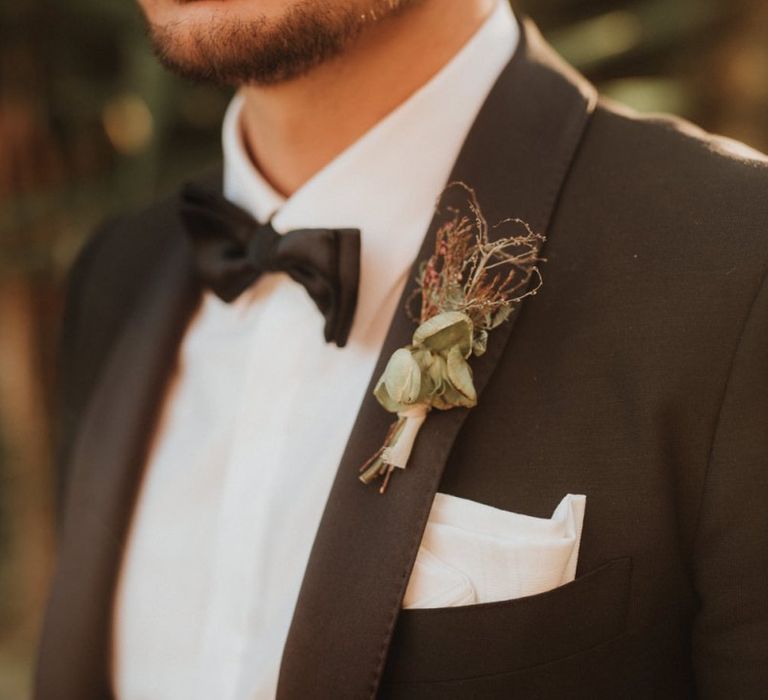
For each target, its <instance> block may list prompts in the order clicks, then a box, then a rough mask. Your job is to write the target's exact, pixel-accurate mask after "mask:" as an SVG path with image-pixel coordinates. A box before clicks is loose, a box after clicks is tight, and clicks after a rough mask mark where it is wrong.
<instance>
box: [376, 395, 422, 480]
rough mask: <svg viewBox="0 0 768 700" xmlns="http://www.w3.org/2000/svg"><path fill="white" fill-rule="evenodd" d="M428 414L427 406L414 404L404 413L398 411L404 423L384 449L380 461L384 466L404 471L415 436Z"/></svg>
mask: <svg viewBox="0 0 768 700" xmlns="http://www.w3.org/2000/svg"><path fill="white" fill-rule="evenodd" d="M427 413H429V406H427V405H426V404H414V405H413V406H410V407H409V408H407V409H406V410H405V411H398V413H397V415H398V417H399V418H405V423H404V424H403V427H402V428H401V429H400V432H399V433H398V435H397V437H396V438H395V441H394V442H393V443H392V444H391V445H390V446H389V447H386V448H385V449H384V452H383V453H382V455H381V456H382V459H383V461H384V462H385V463H386V464H391V465H392V466H393V467H398V468H399V469H405V465H406V464H408V458H409V457H410V456H411V450H413V443H414V442H416V436H417V435H418V434H419V429H420V428H421V425H422V423H424V420H425V419H426V417H427Z"/></svg>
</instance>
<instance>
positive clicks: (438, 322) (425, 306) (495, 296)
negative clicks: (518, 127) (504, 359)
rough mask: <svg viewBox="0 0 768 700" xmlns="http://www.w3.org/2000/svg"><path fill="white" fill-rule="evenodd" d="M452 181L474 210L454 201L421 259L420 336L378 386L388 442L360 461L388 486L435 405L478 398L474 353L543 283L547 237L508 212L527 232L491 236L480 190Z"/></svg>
mask: <svg viewBox="0 0 768 700" xmlns="http://www.w3.org/2000/svg"><path fill="white" fill-rule="evenodd" d="M451 187H461V188H463V190H464V191H465V193H466V198H467V207H468V212H466V211H465V213H462V210H461V209H458V208H449V209H447V211H448V212H449V214H450V218H449V219H448V220H447V221H446V222H445V223H443V224H442V225H441V226H440V228H439V229H438V230H437V233H436V239H435V251H434V253H433V254H432V255H431V256H430V257H429V258H428V259H427V260H425V261H422V263H421V264H420V266H419V274H418V276H417V278H416V282H417V283H418V287H417V288H416V289H415V290H414V293H413V295H411V296H410V297H409V299H408V303H407V305H406V311H407V313H408V315H409V317H410V318H412V319H413V321H414V323H416V324H417V326H418V327H417V328H416V330H415V332H414V334H413V338H412V342H411V344H410V345H407V346H405V347H402V348H399V349H398V350H395V352H394V353H392V356H391V357H390V358H389V362H388V363H387V366H386V369H385V370H384V373H383V374H382V376H381V378H380V379H379V381H378V382H377V384H376V387H375V389H374V395H375V396H376V399H377V400H378V402H379V403H380V404H381V406H382V407H383V408H384V409H386V410H387V411H389V412H390V413H395V414H397V419H396V420H395V421H394V422H393V423H392V425H391V426H390V428H389V430H388V432H387V434H386V436H385V438H384V442H383V444H382V446H381V447H380V448H379V449H378V450H377V451H376V453H375V454H374V455H372V456H371V458H370V459H369V460H368V461H367V462H366V463H365V464H363V465H362V467H361V468H360V480H361V481H362V482H363V483H364V484H370V483H371V482H373V481H375V480H376V479H377V478H380V477H382V478H383V482H382V484H381V486H380V488H379V492H380V493H384V492H385V491H386V489H387V485H388V484H389V480H390V477H391V476H392V473H393V471H394V470H395V469H404V468H405V466H406V464H407V463H408V458H409V456H410V454H411V450H412V449H413V445H414V442H415V440H416V436H417V435H418V432H419V429H420V428H421V426H422V424H423V423H424V421H425V420H426V417H427V414H428V413H429V411H430V410H432V409H433V408H436V409H439V410H448V409H451V408H457V407H460V406H461V407H465V408H472V407H473V406H475V405H476V404H477V392H476V391H475V386H474V383H473V381H472V367H471V366H470V364H469V359H470V358H471V356H472V355H475V356H479V355H482V354H483V353H484V352H485V350H486V346H487V343H488V334H489V333H490V332H491V331H492V330H493V329H494V328H496V327H497V326H499V325H500V324H502V323H503V322H504V321H506V320H507V318H508V317H509V315H510V314H511V313H512V310H513V309H514V308H515V306H516V305H517V304H518V303H519V302H520V301H521V300H522V299H523V298H525V297H526V296H529V295H532V294H536V292H537V291H538V289H539V288H540V287H541V283H542V278H541V273H540V272H539V269H538V267H537V265H536V263H538V262H540V261H543V260H544V259H543V258H539V257H537V249H538V245H537V244H540V243H541V242H543V241H544V240H545V237H544V236H543V235H541V234H538V233H534V232H533V231H532V230H531V227H530V226H529V225H528V224H527V223H525V222H524V221H522V220H521V219H505V220H504V221H500V222H499V223H497V224H496V225H495V226H494V228H498V227H500V226H509V227H517V228H518V229H519V233H518V234H517V235H508V236H504V237H494V239H493V240H491V239H489V237H488V223H487V222H486V220H485V217H484V216H483V214H482V212H481V210H480V206H479V204H478V202H477V197H476V196H475V192H474V190H472V188H470V187H469V186H468V185H466V184H464V183H462V182H454V183H451V184H450V185H448V187H447V188H446V190H445V192H447V191H448V189H449V188H451ZM445 192H444V193H443V195H442V196H444V195H445ZM442 196H441V199H442ZM438 206H439V201H438ZM532 276H535V278H536V280H535V283H534V284H532V285H530V286H529V284H528V282H529V280H530V279H531V277H532ZM417 301H418V302H419V304H418V311H417V312H416V313H414V310H413V307H414V303H415V302H417Z"/></svg>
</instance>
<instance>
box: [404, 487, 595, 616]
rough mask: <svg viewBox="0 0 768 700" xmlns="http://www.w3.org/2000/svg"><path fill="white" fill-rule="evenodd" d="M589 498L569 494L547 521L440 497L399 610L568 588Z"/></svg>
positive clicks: (474, 503)
mask: <svg viewBox="0 0 768 700" xmlns="http://www.w3.org/2000/svg"><path fill="white" fill-rule="evenodd" d="M585 505H586V496H581V495H573V494H568V495H567V496H565V497H564V498H563V500H562V501H560V504H559V505H558V506H557V508H556V509H555V512H554V513H553V514H552V517H551V518H534V517H532V516H529V515H521V514H519V513H512V512H509V511H505V510H500V509H498V508H493V507H491V506H487V505H484V504H482V503H477V502H475V501H470V500H467V499H465V498H457V497H456V496H448V495H446V494H442V493H438V494H436V495H435V500H434V503H433V505H432V510H431V512H430V514H429V520H428V522H427V527H426V529H425V531H424V536H423V538H422V541H421V546H420V547H419V553H418V555H417V557H416V562H415V563H414V567H413V571H412V573H411V578H410V581H409V582H408V588H407V590H406V592H405V598H404V599H403V607H404V608H437V607H452V606H457V605H470V604H473V603H490V602H493V601H498V600H509V599H513V598H521V597H523V596H528V595H534V594H536V593H543V592H545V591H549V590H551V589H553V588H557V587H558V586H562V585H564V584H566V583H568V582H570V581H573V579H574V577H575V575H576V562H577V558H578V555H579V543H580V540H581V528H582V524H583V522H584V508H585Z"/></svg>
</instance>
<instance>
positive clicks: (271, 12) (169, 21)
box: [140, 0, 296, 27]
mask: <svg viewBox="0 0 768 700" xmlns="http://www.w3.org/2000/svg"><path fill="white" fill-rule="evenodd" d="M140 4H141V6H142V9H143V11H144V14H145V16H146V18H147V21H148V22H150V23H151V24H153V25H156V26H165V27H168V26H171V25H177V24H181V23H183V24H187V23H194V24H202V25H203V26H204V23H208V22H211V21H221V20H222V19H227V20H234V21H239V22H254V21H264V20H270V19H273V18H275V17H277V16H279V14H280V13H281V12H285V11H287V10H288V9H289V8H290V7H291V6H292V5H294V4H296V3H295V2H286V1H285V0H283V1H282V2H278V1H277V0H141V2H140Z"/></svg>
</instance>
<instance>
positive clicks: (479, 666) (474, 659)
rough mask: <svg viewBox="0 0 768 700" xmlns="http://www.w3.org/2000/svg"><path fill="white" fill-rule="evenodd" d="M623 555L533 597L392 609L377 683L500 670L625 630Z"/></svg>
mask: <svg viewBox="0 0 768 700" xmlns="http://www.w3.org/2000/svg"><path fill="white" fill-rule="evenodd" d="M630 580H631V559H630V558H628V557H627V558H621V559H615V560H612V561H609V562H608V563H606V564H603V565H602V566H600V567H598V568H597V569H594V570H593V571H590V572H589V573H586V574H584V575H582V576H579V577H577V578H576V579H574V580H573V581H572V582H570V583H568V584H566V585H564V586H560V587H558V588H555V589H553V590H550V591H547V592H546V593H539V594H537V595H532V596H527V597H524V598H516V599H514V600H506V601H500V602H494V603H481V604H478V605H464V606H459V607H448V608H428V609H411V610H402V611H401V612H400V615H399V618H398V622H397V627H396V629H395V633H394V636H393V639H392V645H391V647H390V653H389V657H388V661H387V670H386V673H385V676H384V679H385V682H387V683H389V682H394V683H401V682H432V681H450V680H461V679H466V678H477V677H481V676H487V675H493V674H502V673H508V672H513V671H519V670H522V669H525V668H530V667H532V666H537V665H539V664H544V663H549V662H552V661H556V660H558V659H562V658H564V657H567V656H571V655H573V654H576V653H578V652H581V651H586V650H588V649H591V648H592V647H595V646H597V645H599V644H602V643H605V642H607V641H609V640H611V639H614V638H616V637H618V636H619V635H621V634H622V633H623V632H624V630H625V628H626V617H627V609H628V604H629V589H630Z"/></svg>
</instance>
